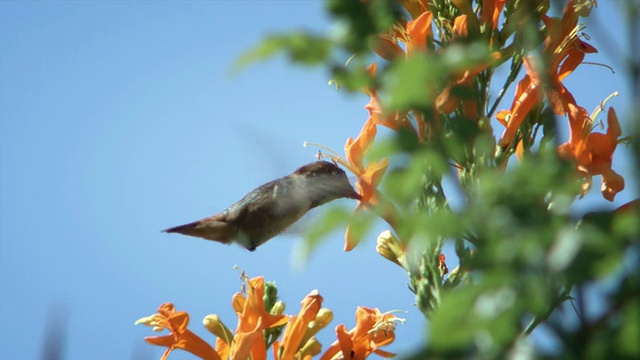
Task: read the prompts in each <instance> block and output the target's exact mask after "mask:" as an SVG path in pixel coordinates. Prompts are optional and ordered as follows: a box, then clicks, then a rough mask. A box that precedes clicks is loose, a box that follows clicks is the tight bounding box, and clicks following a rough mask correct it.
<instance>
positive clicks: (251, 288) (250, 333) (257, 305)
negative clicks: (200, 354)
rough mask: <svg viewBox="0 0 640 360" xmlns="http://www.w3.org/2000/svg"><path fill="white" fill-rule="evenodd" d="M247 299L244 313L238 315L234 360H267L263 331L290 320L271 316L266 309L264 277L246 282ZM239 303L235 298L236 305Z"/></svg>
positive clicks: (233, 348)
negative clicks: (249, 359)
mask: <svg viewBox="0 0 640 360" xmlns="http://www.w3.org/2000/svg"><path fill="white" fill-rule="evenodd" d="M246 284H247V298H246V300H245V301H244V304H243V309H242V312H241V313H239V314H238V327H237V328H236V334H235V337H234V339H233V344H232V345H231V349H230V354H231V359H232V360H245V359H248V358H249V356H251V359H253V360H264V359H266V351H267V349H266V345H265V342H264V336H263V330H265V329H269V328H272V327H275V326H280V325H284V324H286V323H287V321H288V318H287V317H286V316H284V315H271V314H269V313H268V312H267V311H266V309H265V308H264V300H263V295H264V278H263V277H262V276H260V277H255V278H253V279H251V280H246ZM236 303H237V299H236V296H234V305H235V304H236Z"/></svg>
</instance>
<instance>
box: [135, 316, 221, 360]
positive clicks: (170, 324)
mask: <svg viewBox="0 0 640 360" xmlns="http://www.w3.org/2000/svg"><path fill="white" fill-rule="evenodd" d="M140 323H142V324H145V325H148V326H153V328H154V331H161V330H163V329H167V330H169V331H171V334H169V335H164V336H148V337H145V338H144V340H145V341H146V342H148V343H149V344H152V345H158V346H166V347H167V350H166V351H165V352H164V354H162V358H161V360H165V359H167V358H168V357H169V354H170V353H171V352H172V351H173V350H174V349H182V350H185V351H188V352H190V353H192V354H194V355H196V356H198V357H200V358H202V359H205V360H220V355H218V353H217V352H216V351H215V350H214V349H213V348H212V347H211V345H209V344H208V343H207V342H206V341H204V340H202V338H200V337H199V336H198V335H196V334H194V333H193V332H191V331H190V330H188V329H187V325H189V314H187V313H186V312H185V311H178V312H176V309H175V306H173V304H172V303H164V304H162V305H160V307H159V308H158V313H157V314H154V315H151V316H149V317H147V318H142V319H140V320H138V321H136V324H140Z"/></svg>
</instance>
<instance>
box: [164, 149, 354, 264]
mask: <svg viewBox="0 0 640 360" xmlns="http://www.w3.org/2000/svg"><path fill="white" fill-rule="evenodd" d="M343 197H346V198H352V199H359V198H360V195H358V193H357V192H356V191H355V190H354V189H353V187H352V186H351V184H350V183H349V181H348V179H347V176H346V174H345V173H344V171H343V170H342V169H340V168H339V167H337V166H336V165H335V164H333V163H330V162H326V161H317V162H314V163H311V164H307V165H304V166H302V167H300V168H298V169H297V170H296V171H294V172H293V173H292V174H290V175H287V176H285V177H282V178H280V179H277V180H273V181H270V182H268V183H266V184H264V185H262V186H259V187H258V188H256V189H254V190H253V191H251V192H250V193H248V194H247V195H245V196H244V197H243V198H242V199H241V200H240V201H238V202H236V203H235V204H233V205H231V206H230V207H229V208H227V209H226V210H224V211H222V212H220V213H218V214H216V215H213V216H211V217H208V218H204V219H201V220H198V221H195V222H192V223H189V224H185V225H180V226H176V227H173V228H170V229H167V230H165V232H169V233H173V232H176V233H180V234H184V235H189V236H195V237H200V238H203V239H207V240H213V241H217V242H221V243H225V244H228V243H231V242H236V243H238V244H240V245H242V246H244V247H245V248H247V249H249V250H250V251H253V250H255V248H256V247H258V246H259V245H261V244H263V243H264V242H266V241H267V240H269V239H271V238H273V237H274V236H276V235H278V234H280V233H282V232H283V231H285V230H286V229H287V228H288V227H289V226H291V225H292V224H293V223H295V222H296V221H298V220H299V219H300V218H301V217H302V216H304V214H306V213H307V212H308V211H309V210H311V209H313V208H314V207H317V206H320V205H322V204H325V203H327V202H329V201H332V200H335V199H338V198H343Z"/></svg>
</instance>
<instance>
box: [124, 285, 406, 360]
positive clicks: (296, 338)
mask: <svg viewBox="0 0 640 360" xmlns="http://www.w3.org/2000/svg"><path fill="white" fill-rule="evenodd" d="M245 285H246V295H245V294H243V293H240V292H239V293H236V294H235V295H234V296H233V298H232V306H233V309H234V310H235V312H236V314H237V316H238V326H237V327H236V331H235V333H233V332H231V330H229V329H228V328H227V327H226V326H225V325H224V324H223V323H222V322H221V321H220V320H219V319H218V317H217V316H216V315H209V316H207V317H205V319H204V321H203V323H204V325H205V327H206V328H207V329H208V330H209V331H211V332H212V333H213V334H215V335H216V336H217V339H216V342H215V348H214V347H212V346H211V345H209V343H207V342H206V341H205V340H203V339H202V338H200V337H199V336H198V335H196V334H195V333H193V332H192V331H190V330H188V329H187V325H188V324H189V314H187V313H186V312H184V311H176V310H175V307H174V305H173V304H171V303H165V304H162V305H161V306H160V307H159V308H158V313H157V314H153V315H151V316H149V317H145V318H142V319H140V320H138V321H136V324H144V325H147V326H151V327H153V330H154V331H162V330H165V329H166V330H169V331H170V332H171V333H170V334H168V335H163V336H149V337H146V338H145V340H146V341H147V342H148V343H150V344H153V345H158V346H164V347H167V350H166V351H165V352H164V354H163V355H162V358H161V359H162V360H165V359H167V358H168V356H169V354H170V353H171V352H172V351H173V350H175V349H181V350H184V351H188V352H190V353H192V354H194V355H196V356H198V357H200V358H201V359H206V360H219V359H232V360H246V359H249V358H251V359H252V360H260V359H262V360H264V359H266V357H267V347H266V343H265V333H266V332H268V331H269V330H270V329H275V328H278V327H282V326H285V325H286V328H285V330H284V335H283V337H282V340H281V341H277V340H276V341H274V342H273V346H272V350H273V356H274V359H278V360H302V359H304V360H307V359H311V358H312V357H313V356H315V355H318V354H320V352H321V345H320V343H319V342H318V341H317V340H316V339H315V337H314V336H315V334H316V333H317V332H318V331H319V330H321V329H322V328H324V327H326V326H327V325H328V324H329V323H330V322H331V320H332V318H333V315H332V313H331V311H330V310H328V309H325V308H322V296H320V294H319V293H318V292H317V291H315V290H314V291H312V292H311V293H310V294H309V295H307V296H306V297H305V298H304V299H303V300H302V302H301V304H302V307H301V309H300V312H299V313H298V315H295V316H287V315H283V314H281V312H282V311H283V310H284V306H274V307H273V308H272V309H271V311H270V312H269V311H267V309H266V308H265V304H264V278H263V277H255V278H253V279H250V280H249V279H245ZM276 304H277V303H276ZM278 313H280V314H278ZM396 321H403V320H402V319H399V318H397V317H395V316H394V315H391V314H388V313H385V314H382V313H380V311H379V310H378V309H369V308H365V307H359V308H358V309H357V311H356V327H355V328H353V329H352V330H350V331H346V330H345V327H344V325H342V324H341V325H338V326H337V327H336V335H337V337H338V340H337V341H336V342H335V343H334V344H333V345H331V346H330V347H329V348H328V349H327V351H326V352H325V353H324V354H323V355H322V357H321V359H338V358H341V359H365V358H366V357H367V356H369V355H370V354H372V353H375V354H378V355H382V356H385V357H390V356H394V354H392V353H389V352H386V351H383V350H381V349H380V347H382V346H385V345H388V344H390V343H392V342H393V340H394V339H395V332H394V329H395V322H396Z"/></svg>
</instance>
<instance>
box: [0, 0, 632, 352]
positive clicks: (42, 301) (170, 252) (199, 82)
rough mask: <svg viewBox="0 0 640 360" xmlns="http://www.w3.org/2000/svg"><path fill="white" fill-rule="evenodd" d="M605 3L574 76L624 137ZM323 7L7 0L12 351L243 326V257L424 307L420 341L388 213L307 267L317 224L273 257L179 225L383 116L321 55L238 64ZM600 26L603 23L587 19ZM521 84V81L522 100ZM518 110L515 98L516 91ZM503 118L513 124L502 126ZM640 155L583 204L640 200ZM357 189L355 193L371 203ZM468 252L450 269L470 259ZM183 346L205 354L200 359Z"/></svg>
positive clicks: (126, 344) (287, 239) (2, 45)
mask: <svg viewBox="0 0 640 360" xmlns="http://www.w3.org/2000/svg"><path fill="white" fill-rule="evenodd" d="M621 1H622V0H619V1H601V2H600V4H599V5H600V7H599V8H598V9H597V10H596V12H597V13H598V19H599V21H598V23H597V24H593V27H588V28H587V29H586V32H587V33H588V34H589V35H590V36H591V39H592V40H591V43H592V44H594V45H595V46H596V47H597V48H598V49H599V50H600V51H601V52H600V53H599V54H596V55H589V56H588V57H587V59H586V60H587V61H591V62H598V63H605V64H608V65H611V66H613V67H614V68H616V73H615V74H612V73H611V72H610V71H609V70H608V69H606V68H604V67H599V66H593V65H583V66H581V67H580V68H579V69H578V70H577V71H576V72H575V73H574V74H572V75H570V76H569V78H568V79H567V81H566V84H567V87H568V88H569V89H570V90H571V91H572V92H573V94H574V96H575V97H576V99H577V101H578V103H579V104H581V105H583V106H585V107H586V108H587V109H588V110H589V111H591V110H592V109H593V108H595V107H596V106H597V105H598V104H599V103H600V101H602V100H603V99H604V98H605V97H607V96H608V95H609V94H610V93H612V92H613V91H616V90H617V91H620V92H621V96H619V97H617V98H615V99H613V100H612V101H611V102H610V103H609V104H608V105H613V106H615V107H616V109H617V110H618V115H619V117H620V118H621V120H622V122H623V128H624V129H625V131H624V132H625V135H628V134H629V133H630V131H629V130H630V129H629V124H628V122H627V121H626V120H625V119H626V117H627V116H628V114H629V109H630V104H631V96H630V94H629V90H630V87H629V84H628V82H626V81H625V73H624V71H623V68H622V66H621V65H622V63H621V62H619V60H620V54H619V53H616V54H615V55H614V56H607V54H606V51H609V49H615V50H620V48H621V47H622V46H623V44H626V42H625V37H624V36H625V34H624V31H625V30H623V24H624V22H623V19H622V15H621V13H620V12H619V11H618V9H617V7H616V4H617V3H618V5H619V2H621ZM323 6H324V4H323V3H322V2H317V1H241V2H235V1H220V2H217V1H211V2H186V3H185V2H124V1H117V2H116V1H113V2H109V1H101V2H61V1H55V2H54V1H51V2H46V1H32V2H18V1H15V2H14V1H2V2H0V54H1V55H0V286H1V290H2V294H1V296H0V319H1V320H2V321H0V358H1V359H38V358H40V357H41V354H42V349H41V347H42V344H43V343H44V342H45V339H46V336H45V334H46V333H47V331H53V332H54V333H58V334H63V335H61V339H62V343H63V344H64V346H63V349H64V353H65V354H66V358H67V359H127V358H135V359H139V358H143V359H156V358H159V357H160V354H162V352H163V351H164V349H162V348H158V347H153V346H151V345H147V344H146V343H144V341H143V337H144V336H147V335H151V334H152V333H151V329H150V328H147V327H144V326H134V325H133V323H134V321H135V320H136V319H138V318H140V317H143V316H147V315H150V314H152V313H154V312H155V311H156V308H157V306H158V305H160V304H162V303H163V302H166V301H171V302H173V303H174V304H175V305H176V306H177V308H178V309H181V310H187V311H189V313H190V314H191V316H192V318H191V329H192V330H194V331H195V332H196V333H198V334H199V335H201V336H202V337H204V338H205V339H207V340H209V341H211V342H213V339H214V337H213V335H210V334H209V333H208V332H207V331H206V330H205V329H204V327H202V325H201V321H202V318H203V317H204V316H205V315H207V314H210V313H217V314H219V315H220V316H221V318H222V319H223V321H225V322H226V323H227V325H228V326H230V327H231V328H235V325H236V317H235V315H234V314H233V310H232V308H231V305H230V300H231V296H232V294H233V293H234V292H236V291H238V290H239V289H240V285H241V283H240V281H239V272H238V271H236V270H234V269H233V266H234V265H238V266H239V267H240V268H242V269H243V270H245V271H246V272H247V274H248V275H249V276H257V275H264V276H265V278H266V279H267V280H271V281H276V282H277V284H278V286H279V291H280V295H281V298H282V299H283V300H284V301H285V302H286V303H287V313H297V311H298V310H299V302H300V300H302V298H303V297H304V296H305V295H306V294H308V293H309V292H310V291H311V290H313V289H318V290H319V291H320V293H321V294H322V295H323V296H324V299H325V301H324V306H325V307H329V308H331V309H332V310H333V311H334V314H335V320H334V322H333V323H332V324H331V325H330V326H329V327H328V328H327V329H325V330H324V331H323V333H322V334H323V335H321V336H320V340H321V342H322V343H323V344H324V345H325V348H326V346H328V345H329V344H330V343H331V342H332V341H333V340H334V339H335V335H334V332H333V328H334V327H335V326H336V325H337V324H339V323H345V324H346V326H347V328H351V327H353V325H354V312H355V309H356V307H357V306H359V305H363V306H369V307H379V308H380V309H381V310H382V311H387V310H393V309H404V310H407V311H408V314H406V318H407V319H408V321H407V323H406V324H405V325H400V326H399V327H398V329H397V340H396V342H395V343H394V344H393V345H392V346H390V347H388V350H391V351H407V350H409V349H414V348H415V347H416V346H417V344H419V343H420V341H421V338H422V337H423V336H424V334H425V324H426V322H425V321H424V320H423V319H422V317H421V314H420V312H419V311H418V310H416V309H415V307H414V306H413V303H414V298H413V295H412V294H411V292H410V291H409V290H408V289H407V286H406V284H407V277H406V274H404V273H403V271H402V270H401V269H400V268H399V267H397V266H395V265H393V264H392V263H390V262H389V261H387V260H385V259H383V258H382V257H381V256H379V255H378V254H377V253H376V252H375V238H376V236H377V234H378V233H379V232H380V230H382V229H384V227H383V226H379V227H378V228H377V229H376V231H373V232H372V233H371V234H370V235H369V236H368V240H367V241H365V242H364V243H362V244H361V245H360V246H359V247H358V248H356V250H354V251H353V252H350V253H344V252H343V251H342V248H343V233H342V232H337V233H335V234H334V235H333V236H331V237H329V238H328V239H327V240H326V242H325V243H323V244H322V245H321V246H320V248H319V249H318V250H317V252H316V253H315V254H314V256H313V257H312V258H311V260H310V262H309V263H308V265H307V266H306V267H304V268H302V269H295V268H294V267H293V266H292V263H293V261H292V257H293V256H294V255H293V254H294V253H295V252H294V249H295V247H296V246H298V245H299V243H300V242H301V240H300V236H299V235H295V234H294V235H283V236H280V237H278V238H276V239H275V240H273V241H271V242H268V243H267V244H265V245H263V246H262V247H260V248H258V250H257V251H256V252H254V253H250V252H248V251H246V250H245V249H243V248H241V247H239V246H224V245H220V244H217V243H213V242H208V241H203V240H199V239H195V238H190V237H184V236H180V235H168V234H164V233H161V232H160V230H162V229H164V228H167V227H170V226H174V225H178V224H182V223H185V222H190V221H193V220H196V219H199V218H202V217H205V216H209V215H211V214H214V213H216V212H218V211H220V210H222V209H224V208H225V207H227V206H229V205H231V204H232V203H234V202H235V201H237V200H238V199H240V198H241V197H242V196H243V195H244V194H245V193H246V192H248V191H250V190H251V189H253V188H254V187H256V186H258V185H260V184H262V183H264V182H266V181H269V180H272V179H274V178H277V177H280V176H283V175H286V174H288V173H290V172H291V171H293V170H294V169H295V168H296V167H298V166H300V165H302V164H305V163H308V162H311V161H314V160H315V158H314V154H315V151H316V149H309V148H306V149H305V148H303V147H302V143H303V141H314V142H318V143H322V144H324V145H326V146H329V147H331V148H333V149H335V150H338V151H340V152H342V147H343V146H344V143H345V141H346V139H347V138H348V137H350V136H356V135H357V134H358V131H359V130H360V128H361V126H362V124H363V123H364V121H365V120H366V118H367V112H366V110H365V109H364V105H365V104H366V103H367V101H368V99H367V98H366V97H365V96H364V95H348V94H345V93H342V92H336V91H335V88H334V87H332V86H329V85H327V81H328V80H329V75H328V74H327V73H326V72H325V71H324V70H322V69H313V70H310V69H306V68H300V67H294V66H292V65H291V64H290V63H289V62H288V61H287V60H286V59H284V58H276V59H275V60H272V61H269V62H266V63H261V64H257V65H254V66H252V67H250V68H248V69H247V70H246V71H244V72H242V73H241V74H240V75H238V76H236V77H230V76H229V70H230V68H231V67H232V65H233V64H234V62H235V61H236V60H237V58H238V56H239V55H240V54H241V53H242V52H243V51H245V50H247V49H250V48H251V47H252V46H254V45H256V44H257V43H258V42H259V40H260V39H261V38H262V37H263V36H264V35H266V34H268V33H271V32H276V31H288V30H292V29H301V28H306V29H312V30H316V31H318V32H320V33H326V32H327V31H329V30H330V26H331V23H330V22H329V19H328V17H327V16H326V15H325V12H324V10H323ZM588 24H589V25H590V26H591V23H588ZM512 93H513V91H512V92H511V94H512ZM505 100H506V101H507V103H505V105H504V106H503V107H502V108H508V103H510V102H511V101H512V95H507V96H506V97H505ZM499 131H501V130H499ZM630 161H631V160H630V157H629V152H628V150H626V149H619V151H617V152H616V158H615V162H614V169H615V170H616V171H618V172H620V173H621V174H622V175H623V176H625V178H626V179H627V189H626V190H625V191H623V192H622V193H620V194H619V195H618V197H617V198H616V201H615V203H613V204H611V203H608V202H607V201H605V200H604V199H602V197H601V196H600V193H599V186H600V179H599V178H596V179H594V189H593V191H592V192H591V194H589V195H588V196H587V198H586V199H583V200H581V201H580V204H578V205H577V206H576V211H581V209H586V208H588V207H591V206H596V207H602V208H613V207H615V206H618V205H620V204H623V203H625V202H627V201H629V200H631V199H633V198H635V197H637V193H638V191H637V187H635V186H634V184H632V179H631V178H630V174H631V164H630ZM354 205H355V204H354V203H349V202H347V203H346V204H345V206H347V207H352V206H354ZM453 259H454V256H449V261H451V263H450V264H449V266H450V268H451V267H453V266H454V265H455V262H454V261H453ZM174 355H175V358H183V359H187V358H191V357H190V356H189V355H188V354H186V353H181V354H177V353H176V354H174Z"/></svg>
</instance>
